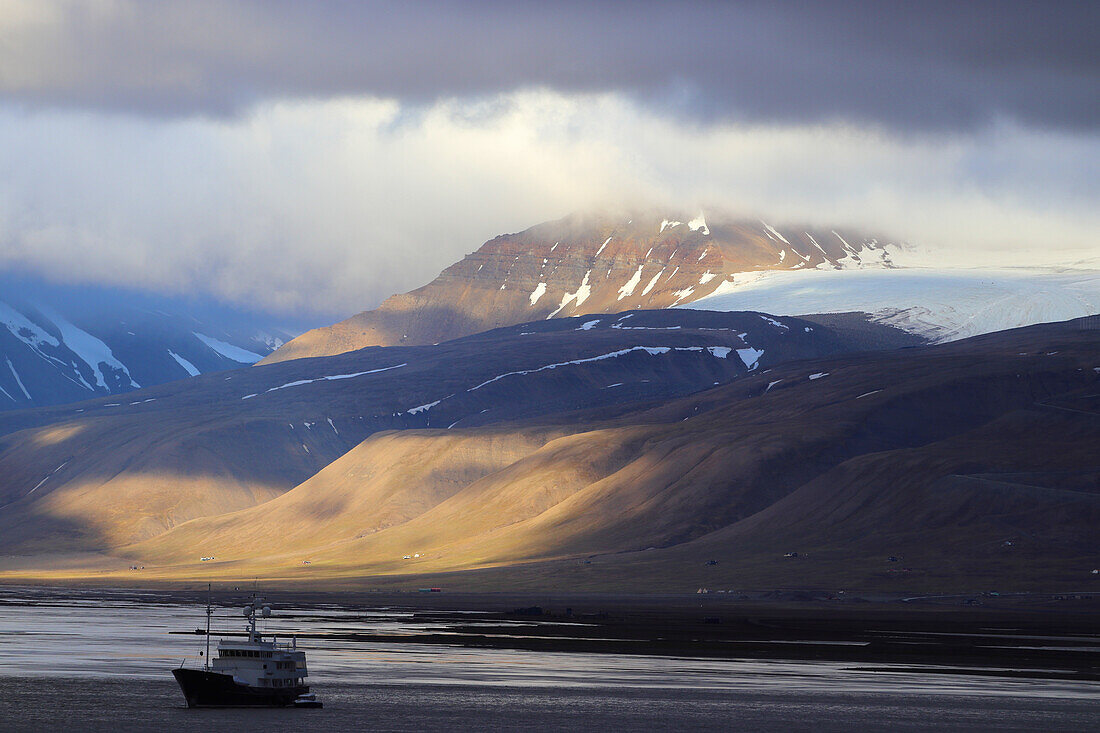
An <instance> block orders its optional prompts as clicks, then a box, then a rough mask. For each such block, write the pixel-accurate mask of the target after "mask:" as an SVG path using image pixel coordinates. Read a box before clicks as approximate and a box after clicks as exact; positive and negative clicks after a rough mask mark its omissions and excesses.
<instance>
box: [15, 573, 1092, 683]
mask: <svg viewBox="0 0 1100 733" xmlns="http://www.w3.org/2000/svg"><path fill="white" fill-rule="evenodd" d="M470 618H471V622H474V623H476V619H477V614H470ZM204 623H205V617H204V614H203V610H202V608H201V607H200V606H196V605H183V604H178V603H163V602H159V600H158V599H157V598H156V596H153V595H150V596H148V597H147V598H143V597H141V596H138V595H136V594H134V593H132V592H126V594H125V597H123V596H122V595H121V594H120V595H118V596H112V594H109V593H106V594H104V593H102V592H97V595H96V596H95V597H93V596H92V595H90V594H80V593H77V592H73V593H71V594H70V595H61V594H58V593H55V592H34V593H26V594H22V595H20V594H11V593H9V594H8V595H7V596H6V597H5V598H4V599H3V602H0V675H8V676H19V677H43V676H57V677H126V678H138V679H148V680H164V679H165V678H166V677H167V675H168V670H170V669H171V668H172V667H175V666H178V665H180V664H181V663H186V664H188V665H189V666H198V665H200V664H201V660H200V658H199V656H198V652H199V650H200V649H201V648H202V647H203V640H202V637H200V636H194V635H187V634H178V633H175V634H174V633H170V632H181V631H183V632H187V631H192V630H194V629H195V628H196V627H198V626H201V625H202V624H204ZM493 623H494V625H498V626H499V625H500V624H499V622H496V621H494V622H493ZM243 625H244V619H243V617H242V616H240V613H239V611H238V610H237V609H235V608H233V609H222V610H220V611H219V612H218V613H217V614H216V616H215V619H214V624H213V628H214V630H215V632H220V633H225V632H239V631H241V630H242V628H243ZM516 625H517V626H521V627H522V626H529V625H532V624H531V623H530V622H522V623H519V622H517V624H516ZM444 631H446V628H445V622H444V621H439V622H434V621H432V620H431V619H430V618H428V619H425V618H423V617H420V616H417V617H415V618H414V613H413V611H411V610H409V609H402V608H388V609H376V610H371V611H362V610H357V609H350V608H341V607H338V606H333V605H325V606H312V607H309V608H302V607H277V608H276V616H275V617H274V618H272V619H270V620H269V621H268V622H267V624H266V629H265V632H266V633H268V634H275V635H277V636H279V637H281V638H282V637H287V638H288V637H290V636H292V635H294V634H297V633H308V634H309V635H310V638H308V639H303V640H302V646H303V647H304V648H305V649H306V651H307V654H308V656H309V667H310V672H311V676H310V681H311V683H312V684H313V685H314V687H315V689H317V690H319V691H322V690H324V688H325V685H326V684H328V685H331V686H340V685H348V684H353V685H356V684H357V685H371V684H385V685H464V686H470V685H473V686H480V687H490V686H509V687H517V686H518V687H539V688H559V689H569V688H584V689H590V690H591V689H600V688H641V689H651V690H659V689H664V690H685V689H688V690H716V691H736V692H739V693H757V692H758V693H766V692H769V691H774V692H784V693H791V692H803V693H830V694H833V693H838V692H848V693H876V692H881V693H905V694H923V695H934V696H960V695H965V696H984V697H989V696H1020V695H1027V696H1030V697H1032V698H1035V697H1046V698H1068V699H1091V700H1095V699H1097V696H1098V695H1100V684H1098V683H1092V682H1066V681H1058V680H1036V679H1004V678H982V677H970V676H961V675H922V674H919V673H914V672H913V671H911V670H910V669H908V668H907V669H905V670H903V669H901V668H900V667H898V668H890V667H888V666H886V668H887V669H891V670H892V671H888V672H869V671H858V670H854V669H852V668H851V667H852V665H851V664H848V663H837V662H807V661H789V660H774V661H763V662H762V661H760V660H727V659H698V658H680V657H661V656H642V655H625V654H624V655H617V654H594V653H579V652H532V651H521V650H507V649H481V648H466V647H462V646H457V645H455V646H446V645H435V644H433V645H427V644H415V643H401V644H394V643H386V644H380V643H368V642H356V641H349V640H348V639H346V638H337V637H338V636H339V635H345V634H347V633H349V632H360V633H386V634H407V635H410V636H412V635H416V634H418V633H424V632H431V633H442V632H444ZM327 635H333V636H327Z"/></svg>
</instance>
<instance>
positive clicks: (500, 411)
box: [0, 310, 1100, 592]
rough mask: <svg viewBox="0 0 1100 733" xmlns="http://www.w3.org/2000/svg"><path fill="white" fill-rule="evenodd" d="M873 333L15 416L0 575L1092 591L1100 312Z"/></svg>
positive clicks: (554, 336) (794, 322) (206, 383)
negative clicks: (939, 330) (1057, 319)
mask: <svg viewBox="0 0 1100 733" xmlns="http://www.w3.org/2000/svg"><path fill="white" fill-rule="evenodd" d="M685 316H686V317H688V318H697V319H701V320H693V321H687V320H685V321H681V322H677V320H676V319H678V318H683V317H685ZM723 318H727V319H730V320H725V321H724V320H722V319H723ZM735 319H737V320H735ZM846 319H847V320H846ZM829 320H833V321H834V322H836V323H837V324H838V325H837V326H829V325H826V322H828V321H829ZM597 321H598V322H597ZM632 322H633V324H632ZM860 324H866V321H864V320H861V319H859V318H858V317H853V316H844V317H842V316H832V317H827V318H823V319H821V321H811V320H806V319H790V318H776V317H774V316H770V315H768V314H760V313H743V314H735V313H729V314H721V313H707V312H694V313H692V312H690V311H681V310H665V311H658V312H653V313H643V312H635V313H622V314H616V315H614V316H604V317H595V316H593V317H581V318H574V319H562V320H553V321H541V322H535V323H532V324H525V325H522V326H518V327H510V328H503V329H497V330H494V331H490V332H487V333H485V334H479V335H476V336H472V337H468V338H466V339H458V340H455V341H451V342H447V343H445V344H440V345H438V346H419V347H390V348H381V347H377V348H368V349H363V350H360V351H358V352H354V353H350V354H342V355H339V356H333V357H323V358H317V359H308V360H295V361H289V362H285V363H280V364H274V365H270V366H261V367H253V368H251V369H246V370H238V371H236V372H233V373H231V374H226V375H210V376H204V377H197V378H195V379H193V380H188V381H187V382H178V383H174V384H172V385H164V386H162V387H158V388H154V389H152V390H145V391H144V392H143V393H140V396H142V397H143V399H142V400H140V401H136V402H138V404H135V405H120V406H118V407H110V406H109V405H107V404H103V400H99V401H96V402H93V403H87V404H86V405H81V406H72V407H68V408H50V409H43V410H34V411H25V412H21V413H9V414H7V415H5V416H0V431H2V432H4V433H5V435H4V438H3V440H2V444H0V476H5V477H7V478H6V480H5V484H4V489H5V494H4V497H3V498H2V499H0V503H2V504H3V506H0V543H2V544H0V547H2V550H3V553H4V555H5V559H3V560H0V562H2V563H4V567H6V568H7V570H6V573H5V574H6V575H7V577H27V576H28V575H29V576H33V577H50V576H51V574H53V577H58V578H60V577H71V576H74V575H75V576H84V577H86V576H87V574H88V573H93V574H102V577H103V578H105V579H112V580H117V579H119V578H122V579H126V578H129V577H133V576H129V575H127V571H125V570H124V569H123V568H125V567H126V566H128V565H131V564H134V563H137V564H139V565H145V566H146V567H147V570H146V571H143V572H144V574H143V575H142V576H141V577H142V578H143V579H145V580H156V579H185V578H186V579H194V578H199V577H202V578H208V577H223V578H239V577H247V576H249V575H257V576H258V575H262V576H264V577H268V578H278V579H280V580H282V581H284V582H288V581H302V582H310V581H312V582H320V583H340V584H345V585H348V584H351V585H359V586H363V585H366V586H375V585H385V584H396V585H399V586H401V587H407V586H412V587H416V586H418V585H423V584H425V583H431V584H446V585H447V586H448V587H461V588H477V589H493V588H501V587H508V588H511V589H522V588H527V589H536V588H537V589H542V590H554V589H558V590H561V589H566V588H568V589H572V590H579V589H583V590H635V591H636V590H648V591H658V590H669V591H684V590H694V589H695V588H696V587H700V586H707V587H714V588H738V587H742V588H743V587H746V586H747V585H748V587H753V586H754V585H755V586H756V587H763V586H767V587H781V586H792V587H822V588H837V587H859V588H864V589H879V590H899V591H903V592H907V591H920V592H926V591H932V590H943V589H952V588H962V589H964V590H968V591H969V590H972V589H974V588H998V589H1002V590H1006V589H1009V590H1011V589H1019V590H1033V589H1037V588H1043V589H1079V588H1080V587H1081V586H1082V584H1083V583H1086V582H1088V581H1089V579H1090V578H1091V577H1092V576H1091V575H1090V571H1091V569H1092V568H1095V567H1098V566H1100V551H1098V549H1097V546H1096V543H1095V541H1094V539H1093V535H1094V528H1095V525H1096V522H1097V521H1098V520H1100V463H1098V461H1097V457H1096V452H1095V449H1094V446H1095V445H1097V444H1098V442H1100V423H1098V422H1097V419H1096V417H1097V414H1100V403H1098V402H1097V397H1096V392H1097V390H1096V388H1097V385H1098V383H1100V323H1098V322H1097V319H1096V318H1091V319H1077V320H1074V321H1068V322H1062V323H1053V324H1042V325H1037V326H1031V327H1026V328H1021V329H1014V330H1010V331H1003V332H998V333H994V334H987V335H983V336H979V337H974V338H970V339H964V340H958V341H953V342H951V343H946V344H939V345H932V346H922V345H913V343H912V338H913V337H911V336H906V335H905V334H904V333H900V332H898V331H897V330H895V329H888V328H886V327H884V326H881V325H879V326H875V325H874V324H871V325H863V326H861V325H860ZM628 325H632V328H633V329H634V330H630V329H628V328H627V326H628ZM677 326H679V328H677ZM876 328H877V329H878V330H877V331H876V330H875V329H876ZM807 329H809V330H807ZM845 331H849V332H855V333H860V332H862V333H864V334H865V335H864V336H863V337H862V339H861V343H859V344H855V343H853V342H844V341H843V339H844V337H843V333H844V332H845ZM741 334H744V336H742V335H741ZM826 336H827V339H826ZM894 338H897V339H899V340H895V341H891V340H890V339H894ZM815 339H816V340H817V341H816V344H815V341H814V340H815ZM907 339H908V340H909V341H908V343H909V346H910V347H909V348H886V349H883V350H877V351H865V350H864V351H853V350H851V349H852V347H855V348H857V349H862V348H866V346H867V344H868V343H874V342H876V341H877V342H880V343H882V344H883V345H884V346H888V347H897V346H899V345H904V344H906V340H907ZM747 348H748V349H752V350H753V353H748V352H745V353H742V352H741V351H738V349H741V350H745V349H747ZM658 349H660V351H658ZM723 349H730V351H728V352H723V351H722V350H723ZM782 349H788V351H786V352H783V351H782ZM817 349H822V350H825V349H828V350H830V353H820V352H819V353H814V352H815V350H817ZM757 351H763V352H764V353H763V354H761V355H760V356H759V361H757V362H755V363H756V367H755V368H753V367H752V363H754V362H753V359H755V358H756V357H755V352H757ZM769 351H770V352H772V353H771V354H769ZM723 354H724V355H723ZM735 355H736V358H735ZM768 359H774V361H768ZM227 377H228V379H227ZM238 380H243V381H238ZM610 380H615V381H610ZM616 382H622V384H616ZM714 382H718V384H717V385H715V384H714ZM628 385H629V386H628ZM654 385H658V386H656V387H655V386H654ZM624 388H627V389H629V391H627V389H624ZM146 395H148V397H146ZM145 399H152V400H153V401H152V402H146V401H145ZM244 405H247V407H245V406H244ZM410 406H412V407H410ZM74 408H75V409H74ZM76 410H81V412H79V413H78V412H76ZM483 411H484V412H483ZM498 416H499V417H498ZM357 418H358V419H357ZM330 420H331V422H330ZM298 421H302V422H298ZM291 423H293V424H291ZM426 426H438V427H437V428H432V427H426ZM393 428H403V429H393ZM410 428H411V429H410ZM13 431H14V432H13ZM123 433H124V434H125V435H120V434H123ZM137 436H140V438H141V440H142V441H144V442H142V443H140V444H139V445H134V443H135V442H137V441H138V437H137ZM112 441H117V444H116V442H112ZM173 457H175V459H176V462H175V463H174V464H173V463H172V459H173ZM308 462H312V464H313V465H314V466H316V467H315V468H312V469H310V467H309V466H307V465H306V464H307V463H308ZM294 466H298V467H299V468H298V470H299V473H300V474H307V475H305V476H304V477H303V478H301V479H300V480H299V481H297V482H294V481H292V480H291V481H288V480H287V478H289V477H290V471H289V469H290V468H293V467H294ZM279 475H282V476H283V478H282V479H280V480H279V481H276V480H274V479H275V477H277V476H279ZM120 477H121V478H120ZM204 487H205V488H206V489H207V490H209V491H213V490H215V489H216V490H217V491H228V490H229V489H230V488H232V489H233V490H235V491H237V492H238V496H239V497H240V496H244V494H245V492H248V491H251V492H252V496H251V499H250V501H251V503H250V504H249V502H248V501H244V500H240V501H238V503H237V504H235V505H233V506H231V507H220V506H213V505H209V504H206V505H204V504H202V503H201V502H200V501H197V500H196V499H195V498H194V497H195V496H196V495H197V493H196V492H197V489H199V488H204ZM122 489H125V490H124V491H123V490H122ZM265 492H267V493H266V494H265ZM270 494H274V496H270V498H268V495H270ZM201 498H203V499H204V500H208V499H209V498H210V497H209V495H206V496H204V497H201ZM242 504H247V506H242ZM188 514H189V515H190V516H187V515H188ZM138 520H140V522H139V521H138ZM792 551H795V552H797V553H798V557H797V558H791V557H785V555H786V554H787V553H789V552H792ZM61 553H67V554H61ZM209 556H214V557H215V558H216V560H215V561H213V562H200V561H199V558H200V557H209ZM889 556H896V557H898V558H899V562H897V563H892V562H890V560H889ZM305 560H308V561H309V564H308V565H306V564H303V561H305Z"/></svg>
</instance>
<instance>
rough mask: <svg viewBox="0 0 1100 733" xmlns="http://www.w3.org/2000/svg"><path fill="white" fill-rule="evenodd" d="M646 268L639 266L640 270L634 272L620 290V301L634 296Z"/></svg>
mask: <svg viewBox="0 0 1100 733" xmlns="http://www.w3.org/2000/svg"><path fill="white" fill-rule="evenodd" d="M644 267H645V265H638V269H637V270H636V271H635V272H634V274H633V275H631V276H630V279H629V280H627V281H626V284H625V285H623V286H622V287H621V288H619V297H618V300H622V299H623V298H626V297H628V296H631V295H633V294H634V288H636V287H638V283H639V282H641V279H642V268H644Z"/></svg>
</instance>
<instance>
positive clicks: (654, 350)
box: [466, 346, 729, 392]
mask: <svg viewBox="0 0 1100 733" xmlns="http://www.w3.org/2000/svg"><path fill="white" fill-rule="evenodd" d="M725 348H726V347H724V346H716V347H707V350H708V351H710V350H711V349H715V350H718V351H721V350H722V349H725ZM703 350H704V347H702V346H632V347H630V348H629V349H619V350H618V351H612V352H610V353H607V354H600V355H599V356H590V357H588V358H586V359H573V360H572V361H559V362H555V363H553V364H546V365H544V366H540V367H535V368H534V369H522V370H519V371H515V372H506V373H504V374H498V375H497V376H495V377H493V378H492V379H487V380H485V381H484V382H482V383H481V384H479V385H477V386H476V387H471V388H470V389H468V390H466V391H467V392H473V391H474V390H478V389H481V388H482V387H484V386H486V385H489V384H492V383H493V382H496V381H498V380H501V379H504V378H505V377H514V376H519V375H523V374H534V373H536V372H543V371H546V370H548V369H557V368H559V367H564V366H570V365H572V364H589V363H591V362H594V361H603V360H604V359H616V358H618V357H620V356H626V355H627V354H632V353H634V352H636V351H643V352H645V353H647V354H649V355H650V356H660V355H661V354H668V353H671V352H673V351H703ZM710 353H711V354H712V355H714V356H716V357H718V358H719V359H724V358H726V357H725V355H724V354H720V353H716V351H711V352H710ZM726 353H727V354H728V353H729V351H728V350H727V351H726Z"/></svg>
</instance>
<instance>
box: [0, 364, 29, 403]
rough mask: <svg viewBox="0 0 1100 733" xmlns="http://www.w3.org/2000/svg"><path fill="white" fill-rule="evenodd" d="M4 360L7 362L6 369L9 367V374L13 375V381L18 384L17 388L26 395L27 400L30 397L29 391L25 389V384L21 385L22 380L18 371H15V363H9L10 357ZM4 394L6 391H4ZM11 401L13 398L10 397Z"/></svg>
mask: <svg viewBox="0 0 1100 733" xmlns="http://www.w3.org/2000/svg"><path fill="white" fill-rule="evenodd" d="M6 361H7V362H8V369H11V375H12V376H13V377H15V383H16V384H18V385H19V389H21V390H23V394H24V396H26V398H27V399H28V400H29V399H31V393H30V392H28V391H27V388H26V387H25V386H23V380H22V379H20V378H19V372H17V371H15V365H13V364H12V363H11V359H7V360H6ZM4 394H8V393H7V392H5V393H4ZM8 397H11V395H8ZM12 401H13V402H14V401H15V400H14V398H13V399H12Z"/></svg>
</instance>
